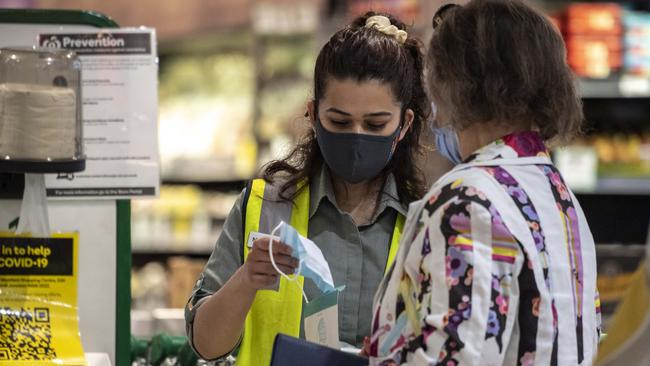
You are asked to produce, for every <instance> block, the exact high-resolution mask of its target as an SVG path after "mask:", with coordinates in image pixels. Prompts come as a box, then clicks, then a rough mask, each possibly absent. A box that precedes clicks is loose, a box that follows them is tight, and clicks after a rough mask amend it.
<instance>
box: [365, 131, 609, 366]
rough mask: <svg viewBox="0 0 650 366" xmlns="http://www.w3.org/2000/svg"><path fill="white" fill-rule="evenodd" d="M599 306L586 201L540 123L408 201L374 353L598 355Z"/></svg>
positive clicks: (431, 361) (500, 361) (415, 359)
mask: <svg viewBox="0 0 650 366" xmlns="http://www.w3.org/2000/svg"><path fill="white" fill-rule="evenodd" d="M599 313H600V309H599V299H598V292H597V290H596V255H595V247H594V242H593V238H592V235H591V232H590V231H589V227H588V225H587V222H586V220H585V217H584V214H583V212H582V210H581V208H580V206H579V205H578V201H577V200H576V198H575V196H574V195H573V193H572V192H571V190H570V189H569V188H568V187H567V186H566V184H565V183H564V181H563V179H562V176H561V175H560V173H559V172H558V171H557V169H556V168H555V167H554V166H553V164H552V162H551V159H550V157H549V153H548V150H547V148H546V146H545V145H544V142H543V140H542V138H541V136H540V135H539V134H538V133H536V132H524V133H518V134H512V135H508V136H505V137H503V138H502V139H499V140H497V141H495V142H493V143H491V144H490V145H487V146H485V147H483V148H482V149H480V150H478V151H477V152H476V153H475V154H473V155H472V156H470V157H469V158H468V159H467V160H466V161H465V162H464V163H463V164H460V165H458V166H456V167H455V168H454V169H453V170H452V171H451V172H449V173H448V174H447V175H445V176H443V177H442V178H441V179H439V180H438V182H436V183H435V184H434V185H433V187H432V188H431V190H430V191H429V193H428V194H427V195H426V196H425V197H424V198H423V199H422V200H420V201H417V202H415V203H413V204H412V205H411V207H410V209H409V215H408V219H407V222H406V225H405V228H404V233H403V235H402V241H401V243H400V249H399V252H398V255H397V259H396V261H395V263H394V265H393V267H392V269H391V270H390V272H389V273H388V274H387V276H386V277H385V278H384V280H383V282H382V284H381V285H380V287H379V290H378V292H377V295H376V297H375V306H374V316H373V325H372V336H371V340H370V356H371V357H370V364H371V365H394V364H407V365H444V366H451V365H526V366H528V365H590V364H591V363H592V359H593V357H594V356H595V354H596V351H597V344H598V339H599V333H600V314H599Z"/></svg>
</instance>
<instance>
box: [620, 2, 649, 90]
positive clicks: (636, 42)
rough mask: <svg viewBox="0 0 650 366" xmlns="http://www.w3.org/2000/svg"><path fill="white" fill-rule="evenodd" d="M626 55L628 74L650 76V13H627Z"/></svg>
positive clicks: (625, 14)
mask: <svg viewBox="0 0 650 366" xmlns="http://www.w3.org/2000/svg"><path fill="white" fill-rule="evenodd" d="M623 25H624V26H625V35H624V44H625V55H624V57H623V65H624V68H625V71H626V73H627V74H631V75H637V76H644V77H648V76H650V13H646V12H637V11H625V12H624V13H623Z"/></svg>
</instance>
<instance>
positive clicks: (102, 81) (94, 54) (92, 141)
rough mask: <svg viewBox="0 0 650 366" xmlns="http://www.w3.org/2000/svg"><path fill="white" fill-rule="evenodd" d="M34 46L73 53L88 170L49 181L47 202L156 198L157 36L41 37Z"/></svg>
mask: <svg viewBox="0 0 650 366" xmlns="http://www.w3.org/2000/svg"><path fill="white" fill-rule="evenodd" d="M38 45H39V46H41V47H53V48H65V49H69V50H72V51H74V52H76V53H77V55H78V56H79V58H80V60H81V79H82V90H81V93H82V99H83V109H82V114H83V135H84V148H85V154H86V170H85V171H83V172H80V173H75V174H59V175H56V174H50V175H48V176H47V180H46V187H47V196H48V197H58V198H93V199H94V198H105V199H117V198H135V197H143V196H157V195H158V193H159V187H160V166H159V158H158V133H157V126H158V55H157V51H156V49H157V47H156V34H155V30H153V29H150V28H137V29H134V28H123V29H117V28H116V29H113V28H110V29H99V30H95V29H94V30H88V31H86V32H75V33H70V32H64V33H42V34H39V35H38Z"/></svg>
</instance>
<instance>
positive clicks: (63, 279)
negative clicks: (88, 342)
mask: <svg viewBox="0 0 650 366" xmlns="http://www.w3.org/2000/svg"><path fill="white" fill-rule="evenodd" d="M78 242H79V240H78V234H54V235H52V236H51V237H48V238H36V237H32V236H29V235H15V234H10V233H0V366H9V365H11V366H27V365H30V366H32V365H36V366H41V365H64V366H66V365H68V366H78V365H79V366H85V365H86V361H85V359H84V353H83V348H82V346H81V338H80V337H79V324H78V320H77V268H78V267H77V254H78Z"/></svg>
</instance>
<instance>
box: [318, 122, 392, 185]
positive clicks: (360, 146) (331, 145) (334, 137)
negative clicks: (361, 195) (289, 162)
mask: <svg viewBox="0 0 650 366" xmlns="http://www.w3.org/2000/svg"><path fill="white" fill-rule="evenodd" d="M314 125H315V126H316V139H317V140H318V145H319V146H320V151H321V153H322V154H323V158H324V159H325V162H326V163H327V165H328V166H329V168H330V169H331V170H332V172H333V173H334V174H336V175H337V176H339V177H341V178H342V179H343V180H345V181H346V182H348V183H360V182H363V181H366V180H369V179H372V178H374V177H376V176H377V175H378V174H379V173H380V172H381V171H382V169H384V167H386V165H387V164H388V162H389V161H390V158H391V157H392V155H393V147H394V146H395V144H396V143H397V137H398V136H399V133H400V131H401V130H402V128H401V127H398V128H397V130H395V132H393V134H392V135H390V136H375V135H364V134H359V133H336V132H330V131H328V130H326V129H325V128H324V127H323V125H322V124H321V123H320V120H318V119H317V120H316V123H314Z"/></svg>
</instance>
